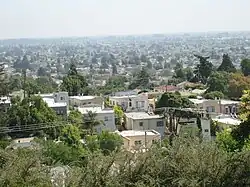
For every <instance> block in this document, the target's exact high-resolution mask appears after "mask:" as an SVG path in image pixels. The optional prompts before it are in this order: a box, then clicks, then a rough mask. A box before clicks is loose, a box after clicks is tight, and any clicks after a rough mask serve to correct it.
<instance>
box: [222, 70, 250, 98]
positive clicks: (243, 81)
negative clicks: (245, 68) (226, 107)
mask: <svg viewBox="0 0 250 187" xmlns="http://www.w3.org/2000/svg"><path fill="white" fill-rule="evenodd" d="M248 89H250V78H249V77H245V76H243V74H241V73H232V74H230V77H229V87H228V93H227V96H228V97H229V98H235V99H239V98H240V97H241V96H242V94H243V91H244V90H248Z"/></svg>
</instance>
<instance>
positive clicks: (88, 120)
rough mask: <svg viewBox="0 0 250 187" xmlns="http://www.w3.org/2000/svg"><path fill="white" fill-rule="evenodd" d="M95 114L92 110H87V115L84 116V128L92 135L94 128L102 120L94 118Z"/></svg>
mask: <svg viewBox="0 0 250 187" xmlns="http://www.w3.org/2000/svg"><path fill="white" fill-rule="evenodd" d="M96 116H97V114H96V113H95V112H92V111H88V113H87V115H86V116H85V118H84V126H85V128H86V129H88V130H90V134H91V135H93V133H94V128H95V127H96V126H98V125H100V124H102V122H101V121H100V120H97V119H96Z"/></svg>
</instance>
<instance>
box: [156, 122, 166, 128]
mask: <svg viewBox="0 0 250 187" xmlns="http://www.w3.org/2000/svg"><path fill="white" fill-rule="evenodd" d="M156 126H157V127H163V126H164V125H163V121H157V122H156Z"/></svg>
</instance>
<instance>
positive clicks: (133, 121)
mask: <svg viewBox="0 0 250 187" xmlns="http://www.w3.org/2000/svg"><path fill="white" fill-rule="evenodd" d="M125 121H126V125H125V128H126V129H127V130H151V129H153V130H155V131H157V132H159V133H160V134H161V136H162V137H163V136H164V135H165V130H166V121H165V119H164V117H163V116H160V115H154V114H153V113H151V114H150V113H146V112H129V113H125Z"/></svg>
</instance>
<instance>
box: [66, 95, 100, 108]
mask: <svg viewBox="0 0 250 187" xmlns="http://www.w3.org/2000/svg"><path fill="white" fill-rule="evenodd" d="M69 103H70V105H71V106H77V107H83V106H85V105H90V104H91V105H93V104H95V105H99V106H102V107H103V105H104V99H103V98H102V97H100V96H90V95H88V96H70V97H69Z"/></svg>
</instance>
